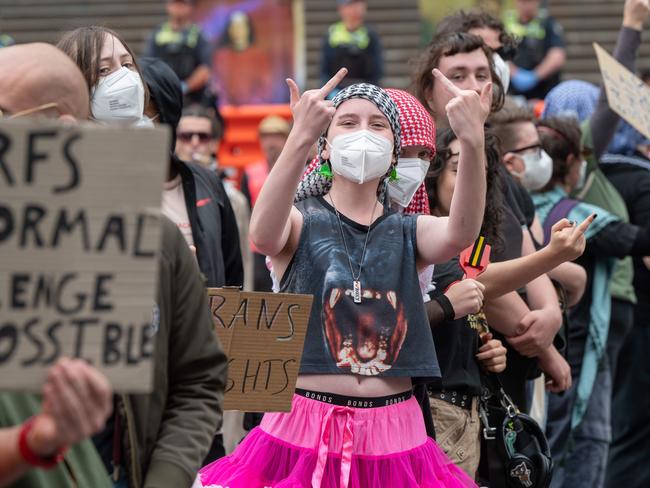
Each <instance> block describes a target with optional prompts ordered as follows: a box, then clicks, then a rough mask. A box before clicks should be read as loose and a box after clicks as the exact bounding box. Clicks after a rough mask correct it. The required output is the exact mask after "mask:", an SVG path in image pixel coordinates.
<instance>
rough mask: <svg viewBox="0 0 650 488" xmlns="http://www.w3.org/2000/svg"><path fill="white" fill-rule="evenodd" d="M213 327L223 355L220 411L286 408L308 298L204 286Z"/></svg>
mask: <svg viewBox="0 0 650 488" xmlns="http://www.w3.org/2000/svg"><path fill="white" fill-rule="evenodd" d="M208 294H209V296H210V309H211V311H212V318H213V320H214V325H215V330H216V331H217V335H218V336H219V339H220V340H221V343H222V345H223V348H224V350H225V351H226V354H227V355H228V384H227V385H226V397H225V404H224V409H226V410H243V411H246V412H288V411H290V410H291V398H292V397H293V392H294V390H295V387H296V379H297V377H298V369H299V368H300V359H301V357H302V347H303V343H304V342H305V333H306V332H307V323H308V321H309V312H310V311H311V304H312V300H313V297H312V296H311V295H293V294H287V293H254V292H241V291H239V290H238V289H236V288H209V289H208Z"/></svg>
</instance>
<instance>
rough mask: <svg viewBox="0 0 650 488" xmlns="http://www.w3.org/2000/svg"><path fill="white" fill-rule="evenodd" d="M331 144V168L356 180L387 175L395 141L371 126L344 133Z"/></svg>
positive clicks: (360, 180) (360, 181) (363, 181)
mask: <svg viewBox="0 0 650 488" xmlns="http://www.w3.org/2000/svg"><path fill="white" fill-rule="evenodd" d="M328 142H329V141H328ZM329 144H330V146H331V154H330V163H332V170H333V171H334V172H335V173H337V174H339V175H341V176H343V177H344V178H347V179H348V180H350V181H354V182H355V183H359V184H362V183H365V182H367V181H369V180H373V179H375V178H379V177H380V176H384V175H385V174H386V172H387V171H388V168H390V163H391V160H392V157H393V145H392V144H391V143H390V141H389V140H388V139H386V138H385V137H382V136H378V135H377V134H373V133H372V132H370V131H368V130H360V131H356V132H352V133H350V134H341V135H339V136H336V137H335V138H334V139H333V140H332V142H330V143H329Z"/></svg>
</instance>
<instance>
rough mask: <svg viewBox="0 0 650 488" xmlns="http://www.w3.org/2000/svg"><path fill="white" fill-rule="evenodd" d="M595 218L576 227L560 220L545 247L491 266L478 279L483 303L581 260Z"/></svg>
mask: <svg viewBox="0 0 650 488" xmlns="http://www.w3.org/2000/svg"><path fill="white" fill-rule="evenodd" d="M594 218H595V216H593V215H592V216H590V217H588V218H586V219H585V220H584V221H583V222H582V223H581V224H580V225H578V226H576V225H573V224H571V223H570V222H569V221H568V220H567V219H562V220H560V221H559V222H557V223H556V224H555V225H554V226H553V228H552V234H551V241H550V242H549V244H548V246H546V247H543V248H542V249H540V250H539V251H537V252H533V253H531V254H528V255H526V256H522V257H520V258H517V259H511V260H510V261H502V262H499V263H490V265H489V266H488V267H487V269H486V270H485V271H484V272H483V273H482V274H480V275H479V277H478V281H480V282H481V283H483V284H484V285H485V299H486V300H489V299H491V298H495V297H499V296H501V295H504V294H505V293H508V292H511V291H515V290H518V289H519V288H522V287H524V286H526V284H528V283H529V282H531V281H533V280H535V279H536V278H538V277H539V276H541V275H543V274H544V273H548V272H549V271H551V270H552V269H553V268H555V267H557V266H559V265H560V264H562V263H564V262H566V261H572V260H574V259H576V258H577V257H579V256H581V255H582V253H583V252H584V250H585V245H586V240H585V237H584V233H585V231H586V230H587V228H588V227H589V225H590V224H591V222H593V220H594Z"/></svg>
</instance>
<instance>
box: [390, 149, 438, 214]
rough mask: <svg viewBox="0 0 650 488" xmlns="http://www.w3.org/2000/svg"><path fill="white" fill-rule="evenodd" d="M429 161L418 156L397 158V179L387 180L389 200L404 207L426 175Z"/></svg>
mask: <svg viewBox="0 0 650 488" xmlns="http://www.w3.org/2000/svg"><path fill="white" fill-rule="evenodd" d="M429 164H430V162H429V161H428V160H427V159H420V158H399V160H398V161H397V180H396V181H389V182H388V195H389V196H390V199H391V201H393V202H395V203H396V204H397V205H399V206H400V207H403V208H406V207H408V205H409V203H411V200H412V199H413V195H415V192H416V191H417V189H418V188H419V187H420V185H421V184H422V182H423V181H424V178H425V177H426V176H427V171H428V170H429Z"/></svg>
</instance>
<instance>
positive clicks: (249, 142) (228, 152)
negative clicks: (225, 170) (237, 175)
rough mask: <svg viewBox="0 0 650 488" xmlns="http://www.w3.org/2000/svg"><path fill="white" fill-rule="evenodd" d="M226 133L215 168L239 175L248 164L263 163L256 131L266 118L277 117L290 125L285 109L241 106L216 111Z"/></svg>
mask: <svg viewBox="0 0 650 488" xmlns="http://www.w3.org/2000/svg"><path fill="white" fill-rule="evenodd" d="M220 112H221V115H222V116H223V118H224V119H225V121H226V132H225V134H224V138H223V141H222V142H221V146H220V147H219V153H218V159H219V165H221V166H224V167H234V168H236V169H237V170H238V171H239V172H241V171H243V169H244V167H245V166H246V165H247V164H249V163H254V162H256V161H260V160H262V159H264V155H263V154H262V150H261V149H260V143H259V137H258V133H257V128H258V126H259V125H260V122H261V121H262V119H263V118H264V117H266V116H267V115H279V116H280V117H284V118H285V119H287V120H288V121H289V122H291V120H292V118H291V109H290V108H289V105H241V106H231V105H228V106H224V107H221V108H220Z"/></svg>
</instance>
